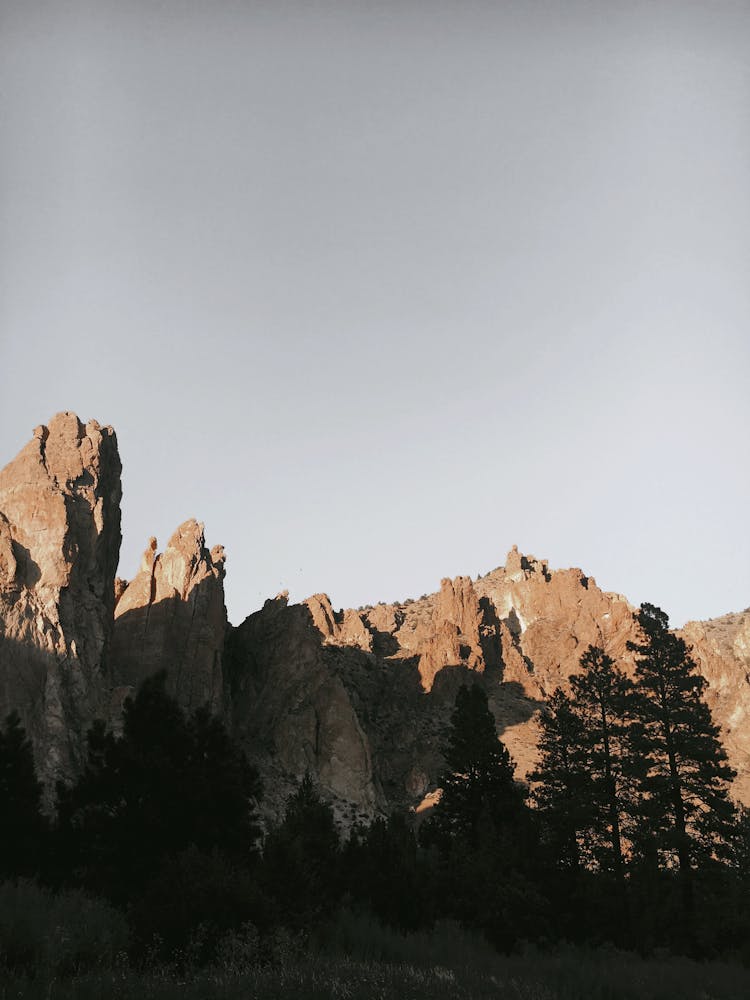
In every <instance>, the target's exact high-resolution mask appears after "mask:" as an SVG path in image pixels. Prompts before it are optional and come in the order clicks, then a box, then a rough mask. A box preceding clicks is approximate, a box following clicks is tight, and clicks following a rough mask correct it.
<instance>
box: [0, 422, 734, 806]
mask: <svg viewBox="0 0 750 1000" xmlns="http://www.w3.org/2000/svg"><path fill="white" fill-rule="evenodd" d="M120 498H121V488H120V460H119V456H118V453H117V443H116V439H115V435H114V432H113V431H112V429H111V428H109V427H104V428H102V427H100V426H99V424H97V423H96V421H90V422H89V423H88V424H86V425H85V426H84V425H83V424H82V423H81V422H80V421H79V420H78V418H77V417H76V416H75V415H74V414H72V413H61V414H58V415H57V416H56V417H54V418H53V419H52V420H51V421H50V423H49V426H48V427H39V428H37V429H36V431H35V432H34V437H33V439H32V441H31V442H30V443H29V444H28V445H27V446H26V447H25V448H24V449H23V450H22V451H21V452H20V454H19V455H18V456H17V457H16V458H15V459H14V460H13V461H12V462H11V463H10V464H9V465H8V466H6V468H5V469H3V470H2V472H0V718H4V716H5V715H6V714H7V713H8V712H9V711H11V709H14V708H15V709H18V710H19V712H20V714H21V716H22V720H23V723H24V725H25V727H26V729H27V730H28V732H29V734H30V735H31V737H32V738H33V740H34V745H35V753H36V757H37V764H38V768H39V774H40V777H41V778H42V779H43V781H44V782H45V784H46V786H47V788H48V789H50V788H52V787H53V785H54V782H55V781H56V780H57V779H59V778H69V777H72V776H73V775H74V774H75V773H76V772H77V771H78V769H79V768H80V766H81V764H82V761H83V754H84V751H85V732H86V730H87V728H88V727H89V726H90V724H91V722H92V721H93V719H95V718H97V717H104V718H106V717H108V716H109V717H110V718H111V720H112V721H113V723H114V724H115V725H116V724H117V718H118V710H119V707H120V705H121V703H122V700H123V698H124V697H125V695H127V694H129V693H131V692H132V691H133V689H134V688H135V687H137V686H138V684H139V683H140V682H141V681H142V680H143V679H144V678H145V677H147V676H149V675H151V674H153V673H154V672H156V671H157V670H162V669H165V670H166V671H167V675H168V687H169V689H170V691H171V692H172V693H173V694H174V695H175V696H176V697H177V699H178V701H179V702H180V704H181V705H182V706H183V708H185V709H187V710H192V709H194V708H196V707H198V706H199V705H203V704H208V705H210V706H211V708H212V709H213V710H214V711H215V712H216V713H218V714H222V715H224V717H225V718H226V720H227V721H228V723H229V724H230V725H231V727H232V728H233V730H234V732H235V734H236V735H237V736H238V737H239V738H240V739H241V740H242V742H243V743H244V745H245V747H246V748H247V750H248V752H249V754H250V756H251V758H252V759H253V760H254V761H255V762H256V763H257V764H258V765H259V767H260V770H261V773H262V775H263V776H264V778H265V779H266V787H267V789H268V799H267V804H266V805H267V809H268V811H269V812H270V813H274V814H278V812H280V811H281V809H282V807H283V803H284V800H285V798H286V796H287V795H288V794H289V792H291V791H292V790H293V788H294V787H295V785H296V783H297V782H298V781H299V780H300V778H301V777H302V776H303V775H304V773H305V771H306V770H310V771H311V772H312V773H313V775H314V776H315V777H316V778H317V779H318V781H319V782H320V784H321V785H322V787H323V788H324V790H326V791H327V793H328V794H329V796H330V797H331V799H332V800H333V802H334V803H335V805H336V809H337V811H338V813H339V815H340V817H341V818H342V819H343V820H345V821H347V822H350V821H352V820H353V819H355V818H357V817H361V818H367V817H371V816H373V815H374V814H376V813H378V812H388V811H389V810H391V809H393V808H394V807H397V806H411V807H415V808H419V807H420V804H421V803H424V802H428V801H429V796H430V794H431V793H432V792H433V791H434V789H435V787H436V785H437V781H438V776H439V773H440V769H441V766H442V753H441V750H442V744H443V741H444V739H445V733H446V728H447V725H448V722H449V719H450V715H451V711H452V708H453V701H454V698H455V694H456V691H457V690H458V687H459V686H460V684H461V683H463V682H465V681H466V680H467V679H468V678H470V677H473V678H474V679H477V680H478V681H479V682H480V683H481V684H483V686H484V687H485V689H486V691H487V694H488V697H489V701H490V705H491V707H492V710H493V712H494V714H495V719H496V721H497V725H498V732H499V734H500V735H501V736H502V738H503V740H504V741H505V742H506V744H507V746H508V748H509V750H510V752H511V754H512V755H513V757H514V759H515V761H516V763H517V773H518V775H519V776H520V777H523V776H525V775H526V774H528V772H529V771H530V770H531V768H532V767H533V766H534V764H535V762H536V755H537V751H536V747H537V740H538V717H539V711H540V709H541V707H542V706H543V704H544V702H545V700H546V699H547V697H548V696H549V695H550V694H551V693H552V691H553V690H554V689H555V687H557V686H558V685H562V686H563V687H565V686H567V684H568V682H569V679H570V676H571V675H572V674H574V673H575V672H576V671H577V670H578V669H579V661H580V657H581V655H582V653H583V652H584V650H585V649H586V647H587V646H588V645H589V644H596V645H599V646H602V647H603V648H604V649H605V650H606V651H607V652H608V653H609V654H610V655H611V656H613V657H614V659H615V660H616V661H618V663H620V664H621V665H622V666H623V667H624V669H625V670H629V671H630V670H632V669H633V660H632V656H631V654H630V653H629V652H628V650H627V642H628V639H631V638H634V637H635V633H634V623H633V617H632V613H633V610H634V609H633V608H632V607H631V606H630V605H629V604H628V602H627V601H626V600H625V599H624V598H623V597H620V596H619V595H617V594H610V593H604V592H603V591H601V590H600V589H599V588H598V587H597V585H596V582H595V581H594V580H593V579H592V578H591V577H587V576H585V574H584V573H582V572H581V570H578V569H568V570H557V571H553V570H550V568H549V566H548V565H547V563H546V562H545V561H543V560H537V559H535V558H533V557H532V556H524V555H521V554H520V553H519V552H518V550H517V549H515V548H514V549H513V550H512V551H511V552H510V553H509V555H508V557H507V559H506V562H505V565H504V566H502V567H500V568H498V569H496V570H493V572H491V573H488V574H487V575H486V576H484V577H482V578H480V579H478V580H475V581H473V580H471V579H470V578H468V577H457V578H456V579H455V580H449V579H445V580H443V581H442V583H441V586H440V590H439V591H438V592H437V593H435V594H432V595H430V596H426V597H423V598H421V599H420V600H418V601H406V602H403V603H398V604H380V605H377V606H376V607H369V608H363V609H359V610H353V609H350V610H341V611H335V610H334V608H333V607H332V605H331V602H330V600H329V599H328V597H327V596H326V595H325V594H316V595H314V596H313V597H310V598H309V599H308V600H307V601H305V602H304V603H303V604H299V605H292V606H290V605H289V604H288V602H287V598H286V596H285V595H280V596H279V597H277V598H276V599H274V600H271V601H267V602H266V604H265V606H264V607H263V608H262V609H261V610H260V611H258V612H256V613H255V614H253V615H250V617H249V618H247V619H246V620H245V621H244V622H243V623H242V625H240V626H239V627H238V628H235V629H232V628H231V627H229V626H228V624H227V619H226V610H225V607H224V583H223V581H224V551H223V549H222V547H221V546H216V547H215V548H213V549H211V551H208V550H207V549H206V546H205V541H204V536H203V526H202V525H201V524H199V523H198V522H196V521H194V520H190V521H186V522H185V523H184V524H182V525H180V527H179V528H178V529H177V531H176V532H175V533H174V535H173V536H172V538H171V539H170V540H169V542H168V543H167V546H166V548H165V549H164V552H163V553H161V554H158V553H157V545H156V540H155V539H153V538H152V539H151V541H150V542H149V545H148V548H147V549H146V552H145V553H144V556H143V560H142V564H141V568H140V571H139V573H138V574H137V575H136V577H135V578H134V579H133V580H132V581H131V582H130V583H125V582H124V581H122V580H115V569H116V565H117V559H118V554H119V546H120V507H119V504H120ZM115 604H116V606H115ZM682 635H683V637H684V638H685V639H686V641H687V642H688V644H689V645H690V646H692V648H693V655H694V657H695V659H696V661H697V662H698V664H699V667H700V669H701V671H702V672H703V674H704V676H705V677H706V678H707V680H708V681H709V687H708V689H707V699H708V702H709V704H710V706H711V709H712V711H713V713H714V718H715V720H716V722H717V723H718V724H719V725H720V727H721V736H722V740H723V742H724V745H725V746H726V748H727V751H728V754H729V759H730V763H731V764H732V766H733V767H734V768H735V769H736V770H737V771H738V778H737V781H736V784H735V794H736V795H737V797H738V798H740V799H741V800H743V801H745V802H750V610H748V611H745V612H743V613H741V614H733V615H727V616H725V617H723V618H719V619H716V620H714V621H709V622H692V623H690V624H689V625H687V626H686V627H685V629H683V631H682Z"/></svg>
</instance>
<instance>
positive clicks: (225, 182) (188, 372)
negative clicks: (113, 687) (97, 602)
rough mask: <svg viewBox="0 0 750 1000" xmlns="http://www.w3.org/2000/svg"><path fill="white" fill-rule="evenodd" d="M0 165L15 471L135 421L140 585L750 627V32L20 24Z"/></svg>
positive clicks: (600, 13)
mask: <svg viewBox="0 0 750 1000" xmlns="http://www.w3.org/2000/svg"><path fill="white" fill-rule="evenodd" d="M0 142H1V143H2V149H1V153H2V155H0V464H4V463H5V462H6V461H9V460H10V459H11V458H12V457H13V456H14V455H15V454H16V453H17V452H18V451H19V450H20V448H21V447H22V446H23V444H24V443H25V442H26V441H27V440H28V439H29V437H30V435H31V431H32V429H33V427H34V426H36V425H37V424H39V423H44V422H46V421H47V420H48V419H49V418H50V417H51V416H52V415H53V414H54V413H56V412H58V411H60V410H74V411H75V412H77V413H78V415H79V416H80V417H81V418H82V419H83V420H88V419H90V418H92V417H95V418H96V419H98V420H99V421H100V422H101V423H104V424H111V425H113V426H114V427H115V429H116V432H117V436H118V441H119V446H120V453H121V457H122V460H123V465H124V471H123V490H124V497H123V544H122V550H121V564H120V574H121V575H122V576H125V577H127V578H130V577H132V576H133V575H134V574H135V572H136V570H137V568H138V564H139V560H140V554H141V552H142V551H143V549H144V548H145V545H146V542H147V540H148V537H149V536H150V535H156V536H157V538H158V540H159V543H160V547H163V546H164V545H165V544H166V542H167V540H168V538H169V536H170V535H171V533H172V532H173V531H174V529H175V528H176V527H177V525H178V524H179V523H180V522H182V521H183V520H185V519H186V518H188V517H197V518H198V519H199V520H202V521H204V522H205V531H206V540H207V543H208V545H209V546H211V545H214V544H217V543H220V544H223V545H224V546H225V547H226V551H227V578H226V595H227V606H228V610H229V617H230V620H231V621H232V622H234V623H235V624H237V623H239V622H240V621H241V620H242V619H243V618H244V617H245V616H246V615H248V614H250V613H251V612H252V611H254V610H256V609H257V608H258V607H260V606H261V605H262V603H263V601H264V600H265V598H267V597H270V596H274V595H275V594H276V593H277V592H278V591H280V590H282V589H288V590H289V591H290V597H291V599H292V600H301V599H303V598H305V597H306V596H308V595H309V594H311V593H315V592H320V591H325V592H327V593H329V594H330V596H331V599H332V601H333V604H334V606H335V607H348V606H358V605H362V604H370V603H375V602H377V601H379V600H386V601H393V600H398V599H405V598H407V597H418V596H419V595H421V594H422V593H425V592H431V591H434V590H436V589H437V588H438V586H439V581H440V579H441V578H442V577H444V576H455V575H458V574H464V575H471V576H476V575H477V574H478V573H485V572H487V571H488V570H490V569H492V568H494V567H496V566H498V565H502V564H503V562H504V560H505V554H506V552H507V551H508V549H509V548H510V547H511V545H513V544H517V545H518V546H519V548H520V549H521V551H523V552H526V553H529V554H534V555H536V556H537V557H539V558H546V559H548V560H549V562H550V565H551V566H552V567H555V568H562V567H567V566H580V567H581V568H582V569H584V571H585V572H586V573H587V574H590V575H592V576H594V577H595V578H596V581H597V583H598V584H599V585H600V586H601V587H603V588H604V589H606V590H614V591H618V592H621V593H624V594H625V595H626V596H627V597H628V599H629V600H630V601H631V602H633V603H634V604H638V603H640V602H641V601H650V602H651V603H654V604H657V605H659V606H660V607H662V608H663V609H664V610H665V611H667V612H668V613H669V615H670V618H671V621H672V623H673V624H677V625H679V624H682V622H684V621H685V620H688V619H691V618H708V617H713V616H717V615H720V614H723V613H726V612H729V611H737V610H741V609H743V608H745V607H747V606H748V605H750V532H748V510H749V509H750V463H749V462H748V437H749V431H750V281H748V276H749V275H750V3H747V2H740V0H702V2H695V3H694V2H690V0H675V2H661V0H648V2H635V0H633V2H629V0H611V2H607V0H596V2H583V0H567V2H565V3H561V2H559V0H548V2H542V0H523V2H513V0H506V2H495V3H491V2H482V3H480V2H474V0H460V2H442V0H431V2H427V0H421V2H413V0H398V2H388V0H379V2H357V0H351V2H343V0H339V2H316V0H306V2H284V0H274V2H259V0H258V2H253V0H242V2H240V0H237V2H229V0H213V2H212V3H199V2H190V0H180V2H178V0H162V2H156V0H149V2H146V0H143V2H141V0H129V2H122V0H118V2H112V0H96V2H93V0H91V2H76V0H55V2H50V3H45V2H34V0H24V2H16V0H0Z"/></svg>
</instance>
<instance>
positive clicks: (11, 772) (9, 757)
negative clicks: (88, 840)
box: [0, 712, 47, 878]
mask: <svg viewBox="0 0 750 1000" xmlns="http://www.w3.org/2000/svg"><path fill="white" fill-rule="evenodd" d="M41 807H42V786H41V784H40V783H39V782H38V781H37V778H36V771H35V770H34V753H33V749H32V746H31V742H30V741H29V740H28V739H27V738H26V732H25V730H24V728H23V726H22V725H21V719H20V716H19V715H18V712H11V714H10V715H9V716H8V717H7V718H6V720H5V728H4V729H2V728H0V816H1V817H2V820H1V821H0V877H3V876H4V877H10V878H13V877H16V876H18V875H33V874H36V873H37V871H38V869H39V865H40V854H41V848H42V842H43V838H44V835H45V832H46V827H47V824H46V820H45V819H44V816H43V815H42V808H41Z"/></svg>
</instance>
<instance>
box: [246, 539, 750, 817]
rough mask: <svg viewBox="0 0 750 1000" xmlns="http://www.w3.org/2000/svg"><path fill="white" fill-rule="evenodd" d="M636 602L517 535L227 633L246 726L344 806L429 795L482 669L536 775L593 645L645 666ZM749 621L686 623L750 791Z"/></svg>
mask: <svg viewBox="0 0 750 1000" xmlns="http://www.w3.org/2000/svg"><path fill="white" fill-rule="evenodd" d="M634 610H635V609H634V608H633V607H631V606H630V605H629V604H628V602H627V601H626V600H625V598H624V597H621V596H620V595H619V594H612V593H605V592H603V591H602V590H600V589H599V587H598V586H597V585H596V581H595V580H594V579H593V578H592V577H587V576H586V575H585V574H584V573H583V572H581V570H579V569H568V570H556V571H555V570H551V569H550V568H549V566H548V564H547V563H546V562H545V561H543V560H537V559H535V558H534V557H532V556H524V555H521V554H520V553H519V552H518V550H517V549H515V548H514V549H512V550H511V552H510V553H509V554H508V557H507V559H506V562H505V565H504V566H502V567H500V568H498V569H496V570H493V571H492V572H491V573H488V574H487V575H486V576H484V577H481V578H480V579H477V580H474V581H472V580H471V579H470V578H468V577H457V578H456V579H455V580H449V579H445V580H443V581H442V583H441V587H440V590H439V591H438V592H437V593H435V594H432V595H429V596H427V597H423V598H421V599H420V600H418V601H407V602H404V603H401V604H389V605H387V604H380V605H377V606H375V607H370V608H364V609H360V610H357V611H355V610H346V611H344V610H342V611H334V609H333V608H332V606H331V603H330V601H329V599H328V597H327V596H326V595H324V594H317V595H315V596H314V597H312V598H310V599H309V600H307V601H306V602H304V603H303V604H300V605H294V606H291V607H290V606H288V604H287V601H286V597H285V595H281V596H279V597H277V598H276V599H275V600H273V601H267V602H266V605H265V607H264V608H263V609H262V610H261V611H259V612H257V613H256V614H254V615H251V616H250V617H249V618H247V619H246V620H245V622H244V623H243V624H242V625H241V626H239V628H237V629H234V630H232V631H231V632H230V634H229V636H228V640H227V646H228V654H227V660H228V665H229V675H228V681H229V684H230V690H231V697H230V702H231V705H232V710H233V713H234V715H233V719H234V726H235V730H236V732H237V734H238V735H239V736H241V737H242V739H243V740H244V741H245V744H246V746H247V749H248V751H249V752H250V753H251V754H252V756H253V757H254V758H255V759H256V760H258V761H260V762H261V766H262V768H263V770H264V774H265V776H266V779H267V784H268V786H269V788H276V789H279V790H280V791H281V792H284V791H287V790H288V789H289V788H290V787H292V784H293V782H294V781H295V780H297V779H298V778H299V777H300V776H301V775H302V774H303V773H304V771H305V770H306V769H309V770H310V771H311V772H312V773H314V774H316V775H317V776H318V777H319V779H320V782H321V784H322V785H323V786H324V788H325V789H326V790H327V791H328V793H329V795H330V796H331V797H332V798H333V800H334V801H335V802H337V803H338V804H339V807H340V811H341V812H342V813H343V814H348V815H349V816H351V815H360V816H368V815H372V813H373V812H374V811H380V810H383V811H385V810H387V809H389V808H392V807H393V806H394V805H400V806H411V807H413V808H416V809H420V808H422V807H423V806H425V805H429V803H430V801H431V793H432V792H433V791H434V789H435V787H436V784H437V779H438V774H439V770H440V766H441V763H442V758H441V754H440V746H441V740H442V734H443V733H444V732H445V727H446V725H447V722H448V719H449V717H450V712H451V709H452V706H453V700H454V698H455V693H456V691H457V689H458V687H459V685H460V684H461V683H462V682H464V681H465V680H466V678H467V677H468V676H469V675H474V678H475V679H477V680H479V681H480V682H481V683H482V684H483V685H484V687H485V689H486V691H487V694H488V698H489V702H490V705H491V707H492V710H493V713H494V715H495V719H496V722H497V725H498V732H499V734H500V735H501V736H502V739H503V740H504V742H505V743H506V745H507V746H508V748H509V750H510V752H511V754H512V756H513V757H514V759H515V761H516V764H517V774H518V775H519V776H520V777H525V776H526V775H527V774H528V773H529V771H530V770H531V769H532V768H533V766H534V764H535V762H536V745H537V738H538V721H537V720H538V717H539V711H540V709H541V707H542V706H543V704H544V702H545V700H546V698H547V697H548V696H549V695H550V694H551V693H552V691H553V690H554V689H555V688H556V687H557V686H558V685H561V686H563V687H566V686H567V684H568V681H569V678H570V676H571V675H572V674H574V673H576V672H577V670H578V669H579V661H580V657H581V655H582V653H583V652H584V650H585V649H586V648H587V646H588V645H589V644H596V645H599V646H602V647H603V648H604V649H605V650H606V651H607V652H608V653H609V654H610V655H611V656H612V657H614V658H615V659H616V660H617V661H618V662H619V663H620V664H621V665H622V666H623V668H624V669H625V670H627V671H632V669H633V666H634V664H633V659H632V656H631V654H630V653H629V652H628V649H627V642H628V639H633V638H635V637H636V635H635V630H634V624H633V617H632V616H633V611H634ZM749 630H750V611H748V612H745V613H744V614H742V615H730V616H728V618H726V619H719V620H717V621H716V622H705V623H693V624H691V625H690V626H688V627H687V628H686V629H685V630H684V636H685V638H686V639H687V641H688V642H689V643H690V644H691V645H693V646H694V647H695V657H696V659H697V662H698V663H699V665H700V667H701V669H702V671H703V673H704V674H705V676H706V677H707V679H708V680H709V682H710V687H709V689H708V700H709V703H710V705H711V707H712V710H713V713H714V717H715V719H716V721H717V722H718V723H719V724H720V725H721V729H722V739H723V740H724V742H725V745H726V747H727V751H728V753H729V757H730V762H731V763H732V765H733V766H734V767H735V768H736V769H737V771H738V778H737V781H736V783H735V792H736V794H737V796H738V797H739V798H741V799H742V800H743V801H750V722H749V720H748V711H749V710H750V680H749V677H750V671H749V670H748V649H749V648H750V644H749V643H748V637H749V636H750V631H749ZM272 806H273V807H274V808H277V807H278V803H276V802H273V803H272Z"/></svg>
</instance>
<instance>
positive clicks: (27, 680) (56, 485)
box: [0, 413, 122, 788]
mask: <svg viewBox="0 0 750 1000" xmlns="http://www.w3.org/2000/svg"><path fill="white" fill-rule="evenodd" d="M120 472H121V465H120V457H119V454H118V451H117V439H116V437H115V433H114V431H113V430H112V428H111V427H101V426H100V425H99V424H98V423H97V422H96V421H95V420H90V421H89V422H88V423H87V424H86V425H84V424H82V423H81V421H80V420H79V419H78V417H77V416H76V415H75V414H74V413H58V414H57V416H55V417H53V418H52V420H50V422H49V426H47V427H45V426H40V427H37V428H36V430H35V431H34V437H33V438H32V440H31V441H30V442H29V443H28V444H27V445H26V447H25V448H24V449H23V450H22V451H21V452H20V453H19V454H18V455H17V456H16V458H15V459H13V461H12V462H10V463H9V464H8V465H7V466H6V467H5V468H4V469H3V470H2V472H0V718H2V719H4V718H5V716H6V715H7V714H8V712H10V711H11V710H12V709H16V710H18V712H19V714H20V715H21V719H22V722H23V724H24V726H25V727H26V730H27V732H28V733H29V735H30V736H31V737H32V738H33V741H34V750H35V755H36V763H37V770H38V774H39V777H40V778H41V779H42V780H43V781H44V783H45V784H46V785H47V787H48V788H49V787H52V786H53V785H54V782H55V781H56V780H58V779H65V778H69V777H71V776H72V775H73V774H75V773H76V772H77V771H78V770H79V769H80V766H81V764H82V761H83V758H84V753H85V744H86V739H85V733H86V730H87V728H88V727H89V725H90V724H91V721H92V719H94V718H96V717H106V715H107V713H108V699H109V691H110V687H111V684H110V679H109V676H108V671H107V650H108V644H109V640H110V635H111V630H112V614H113V608H114V579H115V572H116V569H117V561H118V557H119V553H120V541H121V536H120V499H121V497H122V487H121V484H120Z"/></svg>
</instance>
